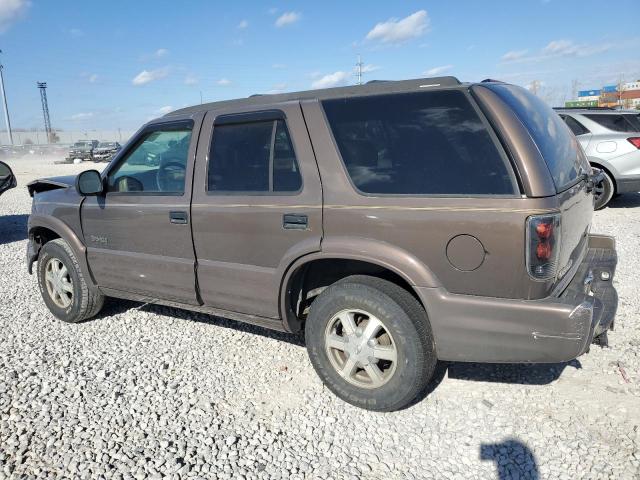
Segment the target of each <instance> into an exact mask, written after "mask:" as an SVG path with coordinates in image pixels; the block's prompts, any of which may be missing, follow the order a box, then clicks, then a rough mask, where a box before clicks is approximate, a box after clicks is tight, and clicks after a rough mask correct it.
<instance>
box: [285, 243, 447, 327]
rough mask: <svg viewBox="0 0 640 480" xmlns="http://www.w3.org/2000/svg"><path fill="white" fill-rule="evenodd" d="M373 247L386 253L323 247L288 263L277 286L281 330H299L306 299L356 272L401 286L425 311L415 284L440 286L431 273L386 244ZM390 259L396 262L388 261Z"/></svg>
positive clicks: (420, 264)
mask: <svg viewBox="0 0 640 480" xmlns="http://www.w3.org/2000/svg"><path fill="white" fill-rule="evenodd" d="M375 243H377V242H375ZM323 246H324V245H323ZM377 246H378V247H379V249H382V250H386V249H388V252H387V253H386V254H382V255H379V256H378V255H376V256H374V255H372V254H371V252H372V250H371V249H363V248H359V249H356V250H354V251H353V250H352V251H342V252H336V251H326V250H325V249H324V248H323V251H322V252H316V253H311V254H308V255H305V256H303V257H300V258H298V259H297V260H296V261H294V262H292V263H291V264H290V265H289V268H288V269H287V270H286V272H285V274H284V276H283V278H282V281H281V285H280V295H279V307H280V314H281V318H282V321H283V324H284V327H285V329H286V330H288V331H290V332H298V331H300V330H301V329H302V326H303V318H301V317H302V315H303V312H304V308H305V307H306V305H307V302H308V300H309V299H312V298H314V297H315V296H316V295H317V294H319V293H320V292H321V291H322V290H323V289H324V288H326V287H327V286H329V285H330V284H332V283H335V282H336V281H338V280H341V279H342V278H345V277H347V276H351V275H358V274H360V275H370V276H373V277H378V278H383V279H386V280H389V281H391V282H393V283H395V284H397V285H399V286H401V287H402V288H404V289H405V290H407V291H408V292H409V293H410V294H411V295H413V296H414V297H415V298H416V299H417V300H418V302H419V303H420V305H422V307H423V308H425V310H426V309H427V307H426V305H425V304H424V302H423V300H422V298H421V296H420V295H419V293H418V290H417V289H416V288H415V287H416V286H421V287H422V286H423V287H437V286H440V283H439V282H438V280H437V278H436V277H435V275H433V273H432V272H431V271H430V270H429V269H428V268H427V267H426V266H425V265H424V264H422V263H421V262H419V261H418V260H417V259H415V257H413V256H410V255H409V254H407V253H406V252H404V251H402V250H400V249H395V248H394V247H391V246H390V245H387V244H384V245H382V246H381V245H380V244H378V245H377ZM373 251H375V250H373ZM393 258H395V260H396V261H391V260H392V259H393ZM403 267H404V268H403Z"/></svg>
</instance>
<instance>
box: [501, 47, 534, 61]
mask: <svg viewBox="0 0 640 480" xmlns="http://www.w3.org/2000/svg"><path fill="white" fill-rule="evenodd" d="M528 52H529V50H511V51H510V52H507V53H505V54H504V55H503V56H502V60H503V61H504V62H514V61H516V60H520V59H521V58H523V57H524V56H525V55H526V54H527V53H528Z"/></svg>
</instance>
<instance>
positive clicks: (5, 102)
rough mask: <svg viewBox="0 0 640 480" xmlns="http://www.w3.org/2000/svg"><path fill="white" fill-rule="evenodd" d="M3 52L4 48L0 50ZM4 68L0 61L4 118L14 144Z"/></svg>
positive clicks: (11, 141)
mask: <svg viewBox="0 0 640 480" xmlns="http://www.w3.org/2000/svg"><path fill="white" fill-rule="evenodd" d="M0 53H2V50H0ZM3 70H4V65H2V63H0V90H2V103H3V106H4V118H5V121H6V122H7V135H8V136H9V144H11V145H13V135H12V134H11V120H9V107H8V106H7V95H6V93H5V90H4V75H3V74H2V71H3Z"/></svg>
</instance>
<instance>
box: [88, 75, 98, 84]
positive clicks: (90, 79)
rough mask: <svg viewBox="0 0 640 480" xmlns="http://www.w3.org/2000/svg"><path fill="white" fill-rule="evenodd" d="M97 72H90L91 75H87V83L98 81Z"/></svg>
mask: <svg viewBox="0 0 640 480" xmlns="http://www.w3.org/2000/svg"><path fill="white" fill-rule="evenodd" d="M98 78H99V77H98V74H97V73H92V74H91V75H89V83H96V82H97V81H98Z"/></svg>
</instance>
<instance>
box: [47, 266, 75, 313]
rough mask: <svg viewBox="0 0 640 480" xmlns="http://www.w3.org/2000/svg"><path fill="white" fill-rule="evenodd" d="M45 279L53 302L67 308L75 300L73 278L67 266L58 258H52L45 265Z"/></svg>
mask: <svg viewBox="0 0 640 480" xmlns="http://www.w3.org/2000/svg"><path fill="white" fill-rule="evenodd" d="M44 281H45V286H46V288H47V293H48V294H49V297H50V298H51V300H53V303H55V304H56V305H57V306H58V307H60V308H67V307H68V306H69V305H71V303H72V302H73V280H72V279H71V275H70V274H69V270H68V269H67V267H66V266H65V265H64V263H62V261H60V260H59V259H57V258H51V259H50V260H49V261H48V262H47V264H46V265H45V271H44Z"/></svg>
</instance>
